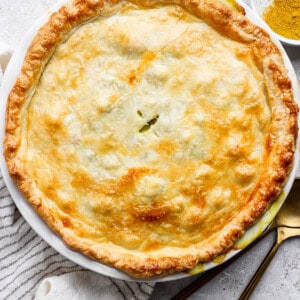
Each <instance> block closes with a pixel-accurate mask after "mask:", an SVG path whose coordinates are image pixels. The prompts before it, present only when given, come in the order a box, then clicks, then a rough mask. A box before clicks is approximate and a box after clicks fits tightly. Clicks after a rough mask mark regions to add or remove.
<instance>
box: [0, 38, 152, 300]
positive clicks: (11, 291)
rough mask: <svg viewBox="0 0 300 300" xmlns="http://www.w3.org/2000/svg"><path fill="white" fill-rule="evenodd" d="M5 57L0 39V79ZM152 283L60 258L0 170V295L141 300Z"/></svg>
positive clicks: (13, 298) (5, 49)
mask: <svg viewBox="0 0 300 300" xmlns="http://www.w3.org/2000/svg"><path fill="white" fill-rule="evenodd" d="M10 56H11V48H10V47H9V46H7V45H6V44H5V43H3V42H1V41H0V65H1V67H2V68H0V81H1V79H2V75H3V74H2V70H4V68H5V66H6V65H7V62H8V60H9V58H10ZM1 142H2V141H1ZM154 285H155V284H154V283H136V282H125V281H122V280H116V279H111V278H109V277H105V276H102V275H99V274H97V273H94V272H91V271H88V270H86V269H84V268H82V267H80V266H78V265H76V264H75V263H73V262H71V261H69V260H68V259H66V258H64V257H63V256H61V255H60V254H59V253H57V252H56V251H55V250H54V249H53V248H52V247H50V246H49V245H48V244H47V243H46V242H44V241H43V240H42V239H41V238H40V237H39V236H38V235H37V234H36V233H35V232H34V231H33V230H32V229H31V228H30V226H29V225H28V224H27V222H26V221H25V220H24V218H23V217H22V216H21V215H20V213H19V211H18V209H17V208H16V206H15V204H14V202H13V200H12V198H11V197H10V195H9V192H8V190H7V188H6V186H5V183H4V181H3V178H2V175H1V172H0V299H5V300H10V299H11V300H17V299H22V300H23V299H25V300H26V299H37V300H47V299H51V300H60V299H61V300H64V299H68V300H76V299H78V300H79V299H80V300H85V299H88V300H94V299H97V300H99V299H111V300H114V299H116V300H119V299H121V300H124V299H125V300H127V299H139V300H146V299H148V298H149V297H150V295H151V293H152V291H153V288H154Z"/></svg>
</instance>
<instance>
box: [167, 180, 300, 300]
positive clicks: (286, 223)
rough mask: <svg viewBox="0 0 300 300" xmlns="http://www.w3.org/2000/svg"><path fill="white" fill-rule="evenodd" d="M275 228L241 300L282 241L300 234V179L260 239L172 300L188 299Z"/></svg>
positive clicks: (248, 294)
mask: <svg viewBox="0 0 300 300" xmlns="http://www.w3.org/2000/svg"><path fill="white" fill-rule="evenodd" d="M297 194H298V197H297ZM274 229H276V231H277V240H276V242H275V244H274V245H273V247H272V248H271V250H270V251H269V252H268V254H267V256H266V257H265V259H264V261H263V262H262V264H261V265H260V266H259V268H258V270H257V272H256V273H255V274H254V276H253V277H252V279H251V281H250V282H249V284H248V285H247V287H246V288H245V290H244V292H243V293H242V295H241V296H240V300H246V299H249V297H250V295H251V294H252V292H253V291H254V289H255V287H256V285H257V283H258V282H259V279H260V278H261V277H262V275H263V273H264V271H265V270H266V268H267V266H268V265H269V263H270V262H271V260H272V258H273V257H274V255H275V254H276V252H277V250H278V248H279V246H280V245H281V243H282V242H283V241H284V240H286V239H288V238H290V237H293V236H297V235H300V180H296V181H295V183H294V186H293V188H292V190H291V192H290V194H289V196H288V198H287V199H286V201H285V202H284V204H283V206H282V207H281V209H280V211H279V212H278V214H277V216H276V218H275V219H274V221H273V222H272V223H271V224H270V226H269V228H268V229H267V230H266V231H265V232H264V233H263V234H262V235H261V236H260V237H259V238H258V239H256V240H255V241H254V242H253V243H252V244H251V245H249V246H248V247H247V248H246V249H244V251H241V252H239V253H238V254H237V255H236V256H234V257H233V258H232V259H230V260H228V261H226V262H225V263H223V264H221V265H220V266H218V267H215V268H213V269H211V270H208V271H206V272H205V273H204V274H203V275H202V276H200V277H199V278H198V279H196V280H195V281H194V282H192V283H191V284H190V285H188V286H187V287H186V288H185V289H183V290H182V291H181V292H180V293H178V294H177V295H176V296H175V297H173V298H172V300H184V299H187V298H188V297H189V296H191V295H192V294H193V293H195V292H196V291H197V290H198V289H200V288H201V287H202V286H204V285H205V284H206V283H207V282H209V281H210V280H211V279H213V278H214V277H215V276H216V275H218V274H219V273H220V272H222V271H223V270H224V269H226V268H227V267H228V266H229V265H230V264H231V263H232V262H233V261H235V260H236V259H237V258H239V257H240V256H241V255H243V254H244V253H245V252H246V251H248V250H249V249H251V248H252V247H253V246H254V245H256V244H257V243H258V242H259V241H260V240H261V239H262V238H263V237H265V236H266V235H267V234H268V233H269V232H271V231H272V230H274Z"/></svg>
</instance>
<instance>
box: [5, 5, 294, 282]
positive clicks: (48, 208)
mask: <svg viewBox="0 0 300 300" xmlns="http://www.w3.org/2000/svg"><path fill="white" fill-rule="evenodd" d="M297 113H298V107H297V105H296V103H295V102H294V99H293V91H292V87H291V81H290V79H289V77H288V74H287V70H286V68H285V66H284V63H283V58H282V55H281V53H280V51H279V50H278V48H277V47H276V45H274V43H273V42H272V40H271V39H270V37H269V35H268V33H266V32H265V31H264V30H263V29H261V28H259V27H258V26H256V25H254V24H253V23H251V21H249V20H248V19H247V17H245V16H244V15H243V14H242V13H240V12H236V11H233V10H231V9H230V8H229V7H227V6H226V5H225V4H224V3H222V2H221V1H217V0H215V1H213V0H176V1H173V0H163V1H156V0H146V1H142V0H132V1H121V0H115V1H106V0H73V1H72V2H70V3H68V4H66V5H64V6H62V7H61V8H60V9H59V11H58V12H56V13H54V14H52V15H51V17H50V18H49V21H48V22H47V23H46V24H45V25H44V26H43V27H42V28H41V29H40V30H39V31H38V33H37V35H36V37H35V38H34V40H33V41H32V43H31V45H30V47H29V49H28V51H27V54H26V57H25V59H24V63H23V66H22V70H21V73H20V75H19V77H18V79H17V81H16V83H15V85H14V87H13V89H12V91H11V93H10V95H9V98H8V104H7V114H6V128H5V139H4V155H5V158H6V161H7V164H8V168H9V172H10V174H11V176H12V177H13V178H14V180H15V182H16V184H17V185H18V187H19V189H20V190H21V191H22V192H23V193H24V195H25V197H26V198H27V199H28V201H29V202H30V203H31V204H32V205H33V207H34V208H35V209H36V210H37V212H38V213H39V214H40V215H41V216H42V217H43V219H44V220H45V221H46V222H47V223H48V225H49V226H50V227H51V228H52V229H53V230H54V231H55V232H57V233H58V234H59V235H60V236H61V237H62V238H63V240H64V241H65V242H66V243H67V244H68V245H69V246H70V247H72V248H75V249H77V250H79V251H81V252H82V253H84V254H85V255H87V256H89V257H92V258H94V259H96V260H98V261H100V262H103V263H106V264H109V265H111V266H114V267H116V268H118V269H120V270H122V271H125V272H127V273H129V274H130V275H132V276H135V277H152V276H163V275H166V274H170V273H174V272H179V271H182V270H187V269H191V268H193V267H195V265H196V264H197V263H199V262H207V261H211V260H212V259H213V258H214V257H215V256H217V255H219V254H222V253H226V252H228V251H229V250H230V249H231V248H232V247H233V245H234V243H235V242H236V241H237V240H238V239H239V238H240V237H241V236H242V235H243V233H244V232H245V230H246V229H247V228H248V227H249V226H251V225H252V224H253V223H254V222H255V221H256V220H257V219H258V218H259V217H260V216H261V215H262V214H263V213H264V212H265V211H266V209H267V208H268V207H269V205H270V204H271V202H272V201H273V200H274V199H275V198H276V197H277V196H278V195H279V193H280V191H281V189H282V185H283V183H284V182H285V180H286V178H287V176H288V173H289V170H290V167H291V164H292V162H293V156H294V151H295V143H296V137H297V131H298V128H297Z"/></svg>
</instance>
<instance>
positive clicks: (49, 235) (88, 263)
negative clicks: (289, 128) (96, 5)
mask: <svg viewBox="0 0 300 300" xmlns="http://www.w3.org/2000/svg"><path fill="white" fill-rule="evenodd" d="M67 2H68V0H60V1H58V3H57V4H56V5H55V6H54V7H53V8H52V9H51V10H50V11H49V12H48V13H47V14H46V15H44V16H42V17H41V18H40V19H39V20H38V21H37V22H36V23H35V25H34V26H33V27H32V29H31V30H30V31H29V32H28V33H27V35H26V36H25V38H24V40H23V41H22V42H21V44H20V45H19V48H18V49H16V50H15V52H14V55H13V57H12V58H11V60H10V63H9V65H8V67H7V69H6V73H5V75H4V78H3V83H2V86H1V90H0V97H1V106H0V114H1V119H0V120H2V122H1V125H0V140H1V144H0V151H1V153H3V149H2V147H3V146H2V140H3V133H4V119H5V109H6V99H7V96H8V94H9V92H10V90H11V88H12V86H13V84H14V83H15V81H16V78H17V76H18V74H19V72H20V68H21V66H22V62H23V59H24V56H25V53H26V50H27V48H28V46H29V45H30V43H31V40H32V39H33V37H34V36H35V34H36V32H37V31H38V29H39V28H40V27H41V26H42V25H43V24H44V23H45V22H46V21H47V20H48V18H49V15H50V14H51V13H52V12H54V11H56V10H57V9H58V8H59V7H60V6H61V5H62V4H64V3H67ZM238 2H239V3H240V4H241V5H242V6H244V7H245V10H246V14H247V16H248V17H249V18H250V19H251V20H252V21H253V22H254V23H256V24H258V25H260V26H261V27H263V28H265V29H266V30H267V31H268V32H270V29H269V28H268V27H266V25H265V23H264V22H262V21H261V20H260V19H259V18H258V17H257V16H256V15H255V13H253V11H252V10H251V9H249V8H248V7H247V6H245V4H244V3H243V2H242V1H238ZM270 34H271V36H272V37H273V40H274V42H275V43H276V45H277V46H278V48H279V49H280V50H281V51H282V53H283V56H284V60H285V64H286V66H287V68H288V70H289V75H290V78H291V80H292V84H293V89H294V94H295V98H296V101H297V103H299V90H298V84H297V77H296V74H295V72H294V70H293V67H292V64H291V62H290V61H289V59H288V57H287V55H286V53H285V52H284V50H283V48H282V46H281V44H280V43H279V41H278V40H277V38H276V36H275V35H274V34H273V33H272V32H270ZM297 149H299V140H298V143H297ZM298 162H299V153H298V152H297V153H296V155H295V161H294V165H293V169H292V171H291V174H290V177H289V179H288V181H287V183H286V185H285V187H284V191H283V194H282V197H280V199H279V201H277V203H275V204H274V205H273V206H272V208H271V210H270V211H271V213H270V212H269V213H267V214H266V215H265V216H264V217H263V218H262V220H261V221H260V222H258V223H257V224H256V225H254V226H253V227H252V228H251V229H249V230H248V232H247V235H246V237H245V238H244V241H245V239H247V240H248V241H247V242H245V243H244V244H243V243H240V244H243V247H244V246H246V245H247V244H248V243H250V242H251V241H253V240H254V238H255V237H256V236H257V235H259V234H260V233H261V232H262V231H263V230H264V229H265V228H266V227H267V226H268V224H269V223H270V222H271V221H272V219H273V218H274V216H275V214H276V212H277V211H278V209H279V208H280V205H281V204H282V203H283V201H284V199H285V198H286V195H287V194H288V192H289V191H290V189H291V187H292V184H293V182H294V178H295V175H296V169H297V165H298ZM0 166H1V170H2V174H3V178H4V181H5V183H6V185H7V188H8V190H9V192H10V194H11V196H12V198H13V199H14V202H15V204H16V206H17V207H18V209H19V211H20V212H21V214H22V215H23V217H24V218H25V220H26V221H27V222H28V223H29V224H30V226H31V227H32V228H33V229H34V230H35V232H36V233H37V234H39V235H40V236H41V237H42V238H43V239H44V240H45V241H46V242H47V243H48V244H50V245H51V246H52V247H53V248H54V249H56V250H57V251H58V252H59V253H60V254H62V255H63V256H65V257H66V258H68V259H70V260H71V261H73V262H75V263H77V264H78V265H81V266H83V267H85V268H87V269H90V270H92V271H94V272H97V273H100V274H103V275H106V276H110V277H113V278H118V279H122V280H134V281H156V282H161V281H170V280H176V279H180V278H184V277H187V276H190V275H193V274H197V273H199V272H202V271H205V270H208V269H210V268H212V267H214V266H216V265H217V264H219V263H220V261H219V262H216V263H214V262H211V263H206V264H203V265H201V266H198V267H196V268H195V269H193V270H192V271H190V272H189V273H184V272H182V273H178V274H174V275H169V276H165V277H163V278H154V279H147V280H145V279H136V278H132V277H130V276H129V275H127V274H125V273H123V272H121V271H119V270H116V269H115V268H112V267H109V266H106V265H104V264H101V263H99V262H96V261H94V260H92V259H90V258H88V257H86V256H84V255H83V254H81V253H79V252H77V251H74V250H72V249H70V248H69V247H67V246H66V245H65V243H64V242H63V241H62V239H61V238H60V237H59V236H58V235H56V234H55V233H54V232H53V231H52V230H51V229H50V228H49V227H48V226H47V225H46V223H45V222H44V221H43V220H42V219H41V218H40V217H39V215H38V214H37V213H36V212H35V210H34V209H33V208H32V207H31V205H30V204H29V203H28V202H27V201H26V199H25V198H24V196H23V195H22V194H21V193H20V191H19V190H18V188H17V187H16V185H15V184H14V182H13V181H12V179H11V178H10V176H9V174H8V170H7V167H6V163H5V161H4V158H3V155H1V158H0ZM249 237H250V239H249ZM239 251H241V250H232V251H230V252H229V253H228V254H227V255H226V258H225V260H228V259H229V258H231V257H233V256H234V255H236V254H237V253H238V252H239Z"/></svg>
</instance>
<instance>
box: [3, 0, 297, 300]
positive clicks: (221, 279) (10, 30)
mask: <svg viewBox="0 0 300 300" xmlns="http://www.w3.org/2000/svg"><path fill="white" fill-rule="evenodd" d="M55 2H56V0H13V1H11V0H0V28H1V30H0V42H1V40H2V41H4V42H6V43H8V44H9V45H11V46H12V47H17V45H18V43H19V41H20V39H21V38H22V36H23V35H24V34H25V33H26V32H27V30H28V29H29V28H30V26H31V24H32V23H33V22H34V21H35V20H36V19H37V18H38V17H39V16H40V15H41V14H42V13H44V12H45V11H47V9H48V8H49V7H50V6H52V5H53V4H54V3H55ZM246 2H247V1H246ZM285 48H286V51H287V53H288V55H289V57H290V59H291V60H292V62H293V65H294V67H295V69H296V73H297V75H298V78H300V47H299V48H296V47H294V48H293V47H285ZM299 200H300V191H299ZM274 240H275V235H274V234H270V235H269V236H267V237H266V238H265V239H264V240H263V241H261V242H260V243H259V244H258V245H256V246H255V247H254V248H253V249H252V250H250V251H249V252H248V253H246V254H245V255H243V256H242V257H241V258H239V259H238V260H237V261H235V262H234V263H233V264H232V265H231V266H229V267H228V268H227V269H226V270H224V271H223V272H222V273H220V274H219V275H218V276H217V277H216V278H214V280H212V281H211V282H209V283H208V284H207V285H206V286H204V287H203V288H202V289H201V290H199V291H198V292H197V293H195V294H194V295H193V296H192V297H191V298H190V299H208V300H209V299H212V300H213V299H214V300H215V299H222V300H227V299H238V297H239V295H240V293H241V292H242V290H243V288H244V287H245V285H246V283H247V282H248V280H249V279H250V277H251V276H252V274H254V272H255V270H256V268H257V267H258V265H259V264H260V262H261V261H262V260H263V258H264V256H265V254H266V253H267V252H268V250H269V249H270V247H271V245H272V243H273V242H274ZM195 279H197V277H192V278H188V279H183V280H177V281H175V282H166V283H158V284H157V286H156V288H155V291H154V294H153V295H152V297H151V299H170V298H171V297H172V296H173V295H175V294H176V293H178V292H179V291H180V290H181V289H183V288H184V287H185V286H186V285H187V284H189V283H191V282H192V281H194V280H195ZM251 299H254V300H255V299H256V300H260V299H272V300H281V299H286V300H298V299H300V237H299V238H294V239H291V240H289V241H287V242H285V243H284V244H283V245H282V247H281V248H280V249H279V251H278V253H277V255H276V257H275V258H274V260H273V261H272V263H271V265H270V267H269V268H268V270H267V272H266V273H265V275H264V277H263V278H262V280H261V282H260V283H259V285H258V287H257V289H256V290H255V292H254V294H253V296H252V298H251Z"/></svg>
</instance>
